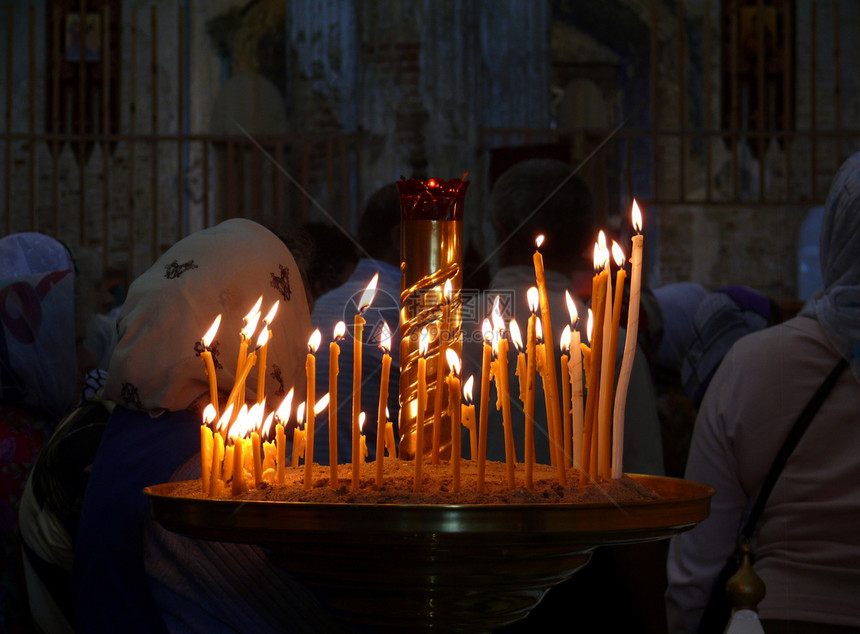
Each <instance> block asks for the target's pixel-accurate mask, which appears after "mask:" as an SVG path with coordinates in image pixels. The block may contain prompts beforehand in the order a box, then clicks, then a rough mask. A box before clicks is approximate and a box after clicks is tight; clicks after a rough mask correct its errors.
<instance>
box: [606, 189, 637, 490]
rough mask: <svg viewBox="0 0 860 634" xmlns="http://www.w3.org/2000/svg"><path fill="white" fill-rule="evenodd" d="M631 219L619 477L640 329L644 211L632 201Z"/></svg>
mask: <svg viewBox="0 0 860 634" xmlns="http://www.w3.org/2000/svg"><path fill="white" fill-rule="evenodd" d="M631 222H632V223H633V228H634V229H635V230H636V232H637V235H635V236H633V238H632V245H633V249H632V251H631V253H630V303H629V306H628V308H627V335H626V339H625V341H624V356H623V358H622V360H621V372H620V374H619V376H618V389H617V390H616V394H615V408H614V412H613V414H614V415H613V432H614V438H613V442H612V477H613V478H620V477H621V475H622V473H623V460H622V459H623V447H624V416H625V409H626V406H627V388H628V387H629V385H630V373H631V372H632V370H633V358H634V356H635V354H636V340H637V335H638V331H639V298H640V294H641V285H642V249H643V241H644V239H643V237H642V234H641V231H642V212H641V211H640V210H639V205H638V204H637V203H636V201H635V200H634V201H633V208H632V210H631Z"/></svg>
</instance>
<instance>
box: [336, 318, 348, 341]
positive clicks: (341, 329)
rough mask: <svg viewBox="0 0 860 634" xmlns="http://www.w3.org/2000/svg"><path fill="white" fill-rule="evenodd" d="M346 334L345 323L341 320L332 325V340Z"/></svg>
mask: <svg viewBox="0 0 860 634" xmlns="http://www.w3.org/2000/svg"><path fill="white" fill-rule="evenodd" d="M345 334H346V324H345V323H343V322H342V321H339V322H337V323H336V324H335V325H334V340H335V341H337V340H338V339H343V336H344V335H345Z"/></svg>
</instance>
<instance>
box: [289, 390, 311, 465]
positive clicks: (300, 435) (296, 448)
mask: <svg viewBox="0 0 860 634" xmlns="http://www.w3.org/2000/svg"><path fill="white" fill-rule="evenodd" d="M304 417H305V404H304V402H302V403H299V406H298V407H297V408H296V428H295V429H294V430H293V458H292V460H291V461H290V464H291V465H292V466H293V467H296V468H298V466H299V458H301V457H302V456H304V455H305V432H304V430H303V429H302V428H301V426H302V425H303V424H304ZM307 460H308V459H307V457H305V462H307Z"/></svg>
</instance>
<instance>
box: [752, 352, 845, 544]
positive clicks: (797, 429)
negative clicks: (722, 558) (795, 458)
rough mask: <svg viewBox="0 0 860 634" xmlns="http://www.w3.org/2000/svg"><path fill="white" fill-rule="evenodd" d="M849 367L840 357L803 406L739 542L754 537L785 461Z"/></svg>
mask: <svg viewBox="0 0 860 634" xmlns="http://www.w3.org/2000/svg"><path fill="white" fill-rule="evenodd" d="M847 367H848V361H846V360H845V358H844V357H843V358H841V359H839V363H837V364H836V367H835V368H833V369H832V370H831V371H830V374H828V375H827V378H825V379H824V382H823V383H822V384H821V385H820V386H819V388H818V390H817V391H816V392H815V394H813V396H812V398H811V399H810V400H809V402H808V403H807V404H806V407H804V408H803V411H802V412H801V413H800V416H799V417H798V418H797V420H796V421H795V423H794V427H792V428H791V431H790V432H788V436H786V438H785V442H784V443H782V447H780V449H779V451H778V452H777V453H776V458H774V461H773V464H772V465H771V466H770V471H768V472H767V477H765V479H764V484H763V485H762V487H761V491H760V492H759V494H758V498H757V499H756V501H755V504H754V505H753V507H752V509H751V510H750V512H749V514H748V515H747V517H746V520H745V521H744V522H743V525H742V528H741V532H740V542H739V543H744V542H749V540H750V539H751V538H752V536H753V533H755V526H756V524H757V523H758V519H759V517H760V516H761V513H762V511H763V510H764V505H765V504H766V503H767V498H768V497H769V496H770V493H771V491H773V487H774V485H775V484H776V481H777V478H779V474H780V473H782V469H783V467H784V466H785V463H786V462H788V457H789V456H790V455H791V452H792V451H794V448H795V447H797V443H798V442H800V438H801V437H802V436H803V433H804V432H805V431H806V429H807V427H809V423H810V422H812V419H813V418H814V417H815V414H816V413H817V412H818V409H819V408H820V407H821V404H822V403H823V402H824V399H826V398H827V395H828V394H830V390H832V389H833V386H834V385H836V381H838V380H839V377H840V376H841V375H842V373H843V372H844V371H845V369H846V368H847Z"/></svg>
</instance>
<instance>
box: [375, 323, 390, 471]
mask: <svg viewBox="0 0 860 634" xmlns="http://www.w3.org/2000/svg"><path fill="white" fill-rule="evenodd" d="M379 347H380V348H381V349H382V376H381V377H380V382H379V409H378V410H377V415H376V419H377V420H376V486H377V487H381V486H382V466H383V458H384V454H385V427H386V424H387V423H388V407H387V404H388V379H389V376H390V373H391V355H390V354H389V352H390V351H391V330H389V328H388V324H387V323H386V322H385V321H383V322H382V330H381V332H380V334H379Z"/></svg>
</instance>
